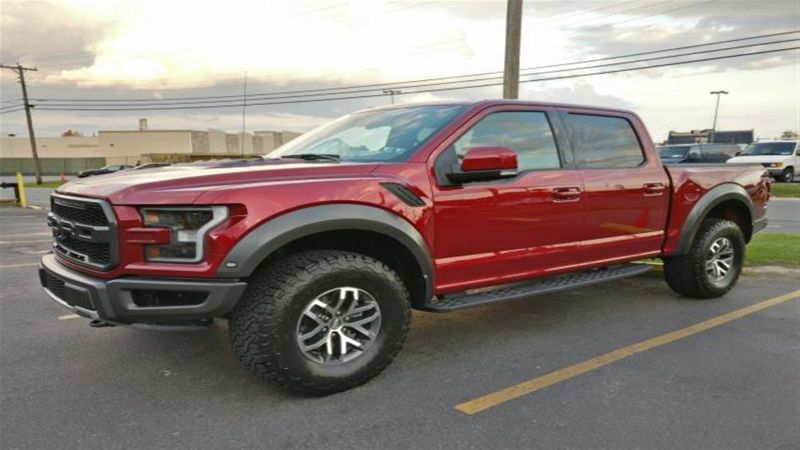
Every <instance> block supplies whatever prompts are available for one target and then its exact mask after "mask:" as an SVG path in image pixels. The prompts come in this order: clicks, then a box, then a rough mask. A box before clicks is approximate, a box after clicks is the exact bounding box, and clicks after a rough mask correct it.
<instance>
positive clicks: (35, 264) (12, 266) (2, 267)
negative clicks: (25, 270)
mask: <svg viewBox="0 0 800 450" xmlns="http://www.w3.org/2000/svg"><path fill="white" fill-rule="evenodd" d="M38 265H39V263H28V264H11V265H8V266H0V269H13V268H14V267H31V266H38Z"/></svg>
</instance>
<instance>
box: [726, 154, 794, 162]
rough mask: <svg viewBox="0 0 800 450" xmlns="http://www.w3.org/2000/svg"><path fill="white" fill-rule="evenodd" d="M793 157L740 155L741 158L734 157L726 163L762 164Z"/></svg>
mask: <svg viewBox="0 0 800 450" xmlns="http://www.w3.org/2000/svg"><path fill="white" fill-rule="evenodd" d="M791 157H792V155H753V156H747V155H745V156H742V155H739V156H734V157H733V158H731V159H729V160H727V161H726V162H727V163H731V164H761V163H773V162H781V161H785V160H786V159H788V158H791Z"/></svg>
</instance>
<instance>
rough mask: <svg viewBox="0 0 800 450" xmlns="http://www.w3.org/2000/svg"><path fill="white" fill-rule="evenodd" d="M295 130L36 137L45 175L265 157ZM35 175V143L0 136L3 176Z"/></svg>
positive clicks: (144, 129) (144, 130)
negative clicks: (32, 149)
mask: <svg viewBox="0 0 800 450" xmlns="http://www.w3.org/2000/svg"><path fill="white" fill-rule="evenodd" d="M299 135H300V133H295V132H292V131H256V132H254V133H241V132H240V133H226V132H225V131H223V130H213V129H212V130H206V131H199V130H151V129H149V128H148V124H147V120H146V119H142V120H140V122H139V128H138V129H135V130H103V131H99V132H98V133H97V136H62V137H45V138H37V139H36V144H37V145H36V147H37V151H38V153H39V158H40V160H41V164H42V172H43V174H45V175H58V174H60V173H64V174H75V173H77V172H79V171H81V170H85V169H88V168H97V167H103V166H105V165H108V164H136V163H137V162H141V163H145V162H151V161H155V162H161V161H168V162H189V161H197V160H203V159H226V158H240V157H252V156H255V155H266V154H268V153H269V152H271V151H273V150H275V149H276V148H278V147H279V146H281V145H283V144H284V143H286V142H289V141H290V140H292V139H294V138H295V137H297V136H299ZM16 171H21V172H23V173H25V174H32V173H33V158H32V155H31V146H30V140H29V139H28V138H27V137H16V136H3V137H1V138H0V174H2V175H10V174H13V173H15V172H16Z"/></svg>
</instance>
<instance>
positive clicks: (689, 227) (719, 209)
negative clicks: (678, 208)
mask: <svg viewBox="0 0 800 450" xmlns="http://www.w3.org/2000/svg"><path fill="white" fill-rule="evenodd" d="M712 217H713V218H719V219H728V220H731V221H733V222H735V223H736V224H737V225H738V226H739V228H740V229H741V230H742V233H743V234H744V238H745V242H750V238H751V237H752V235H753V201H752V199H750V196H749V195H748V194H747V191H746V190H745V189H744V188H743V187H742V186H740V185H738V184H734V183H725V184H722V185H719V186H716V187H714V188H712V189H711V190H709V191H708V192H706V194H705V195H703V196H702V197H701V198H700V200H698V202H697V203H696V204H695V205H694V207H693V208H692V210H691V211H690V212H689V214H688V215H687V216H686V220H685V221H684V223H683V228H682V229H681V234H680V238H679V241H678V248H677V250H676V251H675V253H674V254H676V255H683V254H686V253H687V252H688V251H689V249H690V248H691V246H692V243H693V242H694V239H695V237H696V235H697V231H698V230H699V229H700V224H701V223H702V222H703V220H705V219H707V218H712Z"/></svg>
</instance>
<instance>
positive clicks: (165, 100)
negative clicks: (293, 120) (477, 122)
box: [32, 30, 800, 103]
mask: <svg viewBox="0 0 800 450" xmlns="http://www.w3.org/2000/svg"><path fill="white" fill-rule="evenodd" d="M797 33H800V30H792V31H784V32H779V33H770V34H763V35H758V36H749V37H742V38H736V39H727V40H723V41H716V42H709V43H705V44H693V45H684V46H680V47H672V48H667V49H660V50H651V51H646V52H638V53H630V54H627V55H619V56H610V57H604V58H595V59H588V60H583V61H574V62H567V63H558V64H549V65H542V66H535V67H527V68H523V69H522V70H521V72H527V71H531V70H537V69H548V68H553V67H564V66H572V65H578V64H587V63H593V62H601V61H612V60H617V59H624V58H632V57H635V56H645V55H652V54H657V53H666V52H672V51H676V50H688V49H691V48H701V47H711V46H715V45H720V44H728V43H733V42H742V41H747V40H754V39H762V38H768V37H775V36H785V35H788V34H797ZM502 73H503V72H502V71H493V72H480V73H473V74H465V75H452V76H443V77H431V78H423V79H417V80H407V81H400V82H386V83H371V84H361V85H353V86H343V87H330V88H316V89H300V90H290V91H275V92H266V93H254V94H251V95H248V98H249V99H251V100H252V99H263V98H264V97H273V96H281V95H287V94H305V93H309V94H310V93H336V92H340V91H352V90H354V89H362V88H382V87H395V86H399V85H408V84H418V83H426V82H429V81H445V80H459V79H465V78H476V77H483V76H486V75H498V74H502ZM524 75H526V74H522V73H521V76H524ZM463 81H464V82H467V81H471V80H463ZM342 93H343V94H344V93H349V92H342ZM225 98H230V99H241V98H242V96H241V95H213V96H188V97H167V98H160V99H141V98H139V99H136V98H116V99H80V98H78V99H76V98H34V99H32V100H35V101H39V102H51V101H54V102H55V101H58V102H87V103H90V102H91V103H113V102H146V103H182V102H187V101H189V100H214V99H225Z"/></svg>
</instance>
